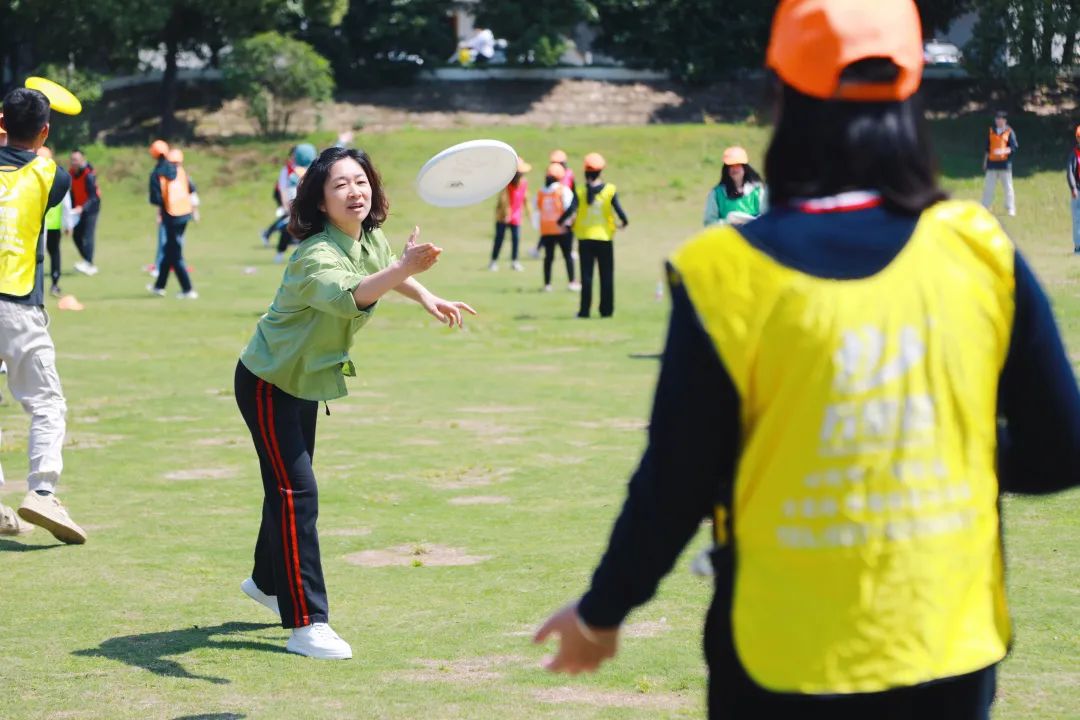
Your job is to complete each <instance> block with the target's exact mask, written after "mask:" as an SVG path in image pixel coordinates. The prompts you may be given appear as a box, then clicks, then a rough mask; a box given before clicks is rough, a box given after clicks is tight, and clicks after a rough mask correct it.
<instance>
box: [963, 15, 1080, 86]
mask: <svg viewBox="0 0 1080 720" xmlns="http://www.w3.org/2000/svg"><path fill="white" fill-rule="evenodd" d="M978 5H979V10H978V13H979V15H978V20H977V22H976V24H975V29H974V31H973V33H972V39H971V41H970V42H969V43H968V44H967V46H966V47H965V62H966V64H967V68H968V71H969V72H970V73H972V75H974V76H975V77H977V78H980V79H982V80H983V81H986V82H992V83H995V84H1004V85H1005V87H1006V88H1007V89H1011V90H1017V91H1022V90H1027V89H1031V88H1033V87H1034V86H1036V85H1039V84H1042V83H1046V82H1049V81H1052V80H1054V79H1056V78H1057V77H1058V76H1059V75H1060V73H1061V71H1062V70H1063V69H1065V68H1070V67H1074V66H1075V65H1076V61H1077V57H1076V38H1077V34H1078V33H1080V0H980V2H979V4H978Z"/></svg>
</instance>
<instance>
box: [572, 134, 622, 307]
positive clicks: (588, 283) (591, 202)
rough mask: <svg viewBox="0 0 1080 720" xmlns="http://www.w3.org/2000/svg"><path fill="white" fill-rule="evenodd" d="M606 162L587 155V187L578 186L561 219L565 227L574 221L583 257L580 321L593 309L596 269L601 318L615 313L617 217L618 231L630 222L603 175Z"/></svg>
mask: <svg viewBox="0 0 1080 720" xmlns="http://www.w3.org/2000/svg"><path fill="white" fill-rule="evenodd" d="M605 167H607V161H606V160H605V159H604V156H603V155H601V154H600V153H595V152H594V153H589V154H588V155H586V156H585V183H586V184H585V186H583V187H578V189H577V193H576V194H575V197H574V204H573V205H572V206H571V207H569V208H567V209H566V212H565V213H563V216H562V217H561V218H559V224H560V225H564V224H566V223H568V222H570V220H571V218H573V228H574V230H573V232H574V235H575V236H577V239H578V251H579V254H580V256H581V306H580V309H579V310H578V317H579V318H587V317H589V313H590V312H591V310H592V288H593V268H594V266H599V268H600V317H611V316H612V315H614V314H615V247H614V245H615V243H614V240H615V228H616V224H615V217H616V216H618V218H619V224H618V227H619V228H625V227H626V226H627V225H629V224H630V220H629V219H628V218H627V217H626V213H625V212H623V209H622V206H621V205H620V204H619V196H618V195H617V194H616V189H615V186H614V185H612V184H611V183H605V182H604V179H603V178H602V177H601V176H600V175H601V173H602V172H603V171H604V168H605Z"/></svg>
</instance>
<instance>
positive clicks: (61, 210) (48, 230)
mask: <svg viewBox="0 0 1080 720" xmlns="http://www.w3.org/2000/svg"><path fill="white" fill-rule="evenodd" d="M37 154H38V157H43V158H45V159H47V160H52V158H53V153H52V150H50V149H49V148H47V147H45V146H44V145H42V146H41V147H39V148H38V149H37ZM73 215H74V211H73V208H72V206H71V193H70V192H67V193H64V199H63V200H62V201H61V203H60V204H59V205H54V206H52V207H51V208H49V209H48V211H46V213H45V249H46V250H47V251H48V253H49V278H50V279H51V280H52V283H51V284H50V285H49V294H50V295H52V296H53V297H60V296H61V295H62V294H63V291H62V290H61V289H60V272H61V264H60V239H61V236H62V235H63V234H64V233H67V234H70V233H71V219H72V216H73Z"/></svg>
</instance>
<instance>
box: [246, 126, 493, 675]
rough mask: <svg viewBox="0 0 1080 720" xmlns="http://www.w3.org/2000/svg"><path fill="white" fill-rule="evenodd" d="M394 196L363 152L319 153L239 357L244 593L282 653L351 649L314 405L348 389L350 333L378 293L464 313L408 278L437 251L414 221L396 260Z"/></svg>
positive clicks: (454, 321) (449, 318)
mask: <svg viewBox="0 0 1080 720" xmlns="http://www.w3.org/2000/svg"><path fill="white" fill-rule="evenodd" d="M388 209H389V203H388V201H387V198H386V195H385V194H384V192H383V188H382V182H381V180H380V178H379V174H378V172H377V171H376V170H375V167H374V166H373V165H372V163H371V159H370V158H369V157H368V156H367V155H366V154H365V153H364V152H363V151H360V150H350V149H345V148H339V147H334V148H330V149H328V150H324V151H323V153H322V154H321V155H319V157H318V158H317V159H316V160H315V162H314V163H313V164H312V165H311V167H310V168H309V169H308V171H307V173H306V174H305V175H304V178H303V180H302V181H301V182H300V186H299V188H298V189H297V195H296V199H295V200H294V201H293V204H292V208H291V211H290V218H289V233H290V234H291V235H292V236H293V237H296V238H297V239H299V240H300V241H301V242H300V245H299V247H298V248H297V249H296V251H295V252H294V253H293V255H292V257H291V258H290V259H289V262H288V265H287V266H286V268H285V275H284V278H283V279H282V282H281V287H280V288H279V289H278V292H277V295H276V296H275V298H274V302H273V303H272V304H271V305H270V309H269V310H268V311H267V313H266V314H265V315H264V316H263V317H262V318H261V319H260V320H259V323H258V325H257V326H256V328H255V335H254V337H252V339H251V341H250V342H249V343H248V345H247V347H246V348H245V349H244V351H243V353H242V354H241V356H240V361H239V362H238V363H237V365H236V378H235V391H236V402H237V404H238V405H239V407H240V412H241V414H242V415H243V417H244V421H245V422H246V423H247V425H248V429H249V430H250V431H251V437H252V440H253V441H254V442H255V450H256V452H257V454H258V456H259V465H260V467H261V469H262V479H263V489H264V491H265V493H266V497H265V500H264V501H263V511H262V526H261V528H260V529H259V536H258V540H257V542H256V544H255V565H254V570H253V571H252V574H251V577H250V578H249V579H247V580H245V581H244V582H243V583H242V584H241V589H242V590H243V591H244V592H245V593H246V594H247V595H248V596H250V597H251V598H252V599H254V600H256V601H258V602H260V603H262V604H263V605H265V606H267V607H268V608H270V609H271V610H272V611H273V612H274V613H276V614H278V615H279V616H280V617H281V624H282V626H283V627H286V628H291V629H292V636H291V637H290V638H289V641H288V644H287V645H286V646H285V647H286V649H287V650H288V651H289V652H294V653H297V654H300V655H307V656H310V657H315V658H324V659H346V658H351V657H352V649H351V648H350V647H349V644H348V643H346V642H345V641H344V640H342V639H341V638H340V637H339V636H338V635H337V634H336V633H335V632H334V631H333V630H332V629H331V628H330V625H329V624H328V620H329V607H328V604H327V599H326V587H325V585H324V583H323V574H322V564H321V560H320V557H319V537H318V533H317V531H316V528H315V522H316V519H317V518H318V514H319V499H318V488H317V486H316V483H315V476H314V474H313V472H312V467H311V459H312V455H313V454H314V452H315V418H316V416H317V415H318V403H319V402H320V401H327V400H334V399H336V398H340V397H343V396H345V395H346V394H347V390H346V387H345V377H346V376H354V375H355V374H356V370H355V368H354V366H353V362H352V360H351V359H350V358H349V348H350V347H351V346H352V342H353V336H354V335H355V334H356V333H357V331H359V330H360V328H362V327H364V325H366V324H367V322H368V320H370V319H371V315H372V313H373V312H374V311H375V308H376V306H377V305H378V302H379V299H380V298H381V297H382V296H383V295H385V294H386V293H388V292H390V291H391V290H394V291H397V292H399V293H401V294H402V295H404V296H406V297H408V298H410V299H411V300H414V301H416V302H417V303H418V304H419V305H420V306H421V307H423V308H424V309H425V310H427V311H428V312H429V313H430V314H431V315H433V316H434V317H435V318H436V319H438V320H439V321H440V322H443V323H446V324H447V325H449V326H450V327H455V326H456V327H461V325H462V313H463V312H468V313H471V314H473V315H475V314H476V312H475V311H474V310H473V309H472V308H470V307H469V306H468V305H466V304H465V303H462V302H449V301H447V300H443V299H442V298H439V297H437V296H435V295H433V294H432V293H431V292H429V291H428V290H427V289H426V288H425V287H424V286H423V285H421V284H420V283H419V282H417V281H416V279H415V278H414V277H413V276H414V275H418V274H420V273H422V272H424V271H425V270H428V269H429V268H431V266H432V265H434V264H435V263H436V262H437V261H438V259H439V255H440V253H442V249H441V248H438V247H435V246H434V245H432V244H431V243H424V244H420V243H418V242H417V236H418V235H419V233H420V230H419V228H415V229H414V230H413V232H412V235H410V237H409V240H408V242H407V243H406V245H405V250H404V251H403V252H402V254H401V256H400V257H396V256H395V255H394V254H393V252H391V250H390V245H389V243H388V242H387V239H386V237H385V235H383V232H382V230H381V229H380V226H381V225H382V224H383V222H384V221H385V220H386V216H387V211H388Z"/></svg>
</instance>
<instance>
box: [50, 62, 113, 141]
mask: <svg viewBox="0 0 1080 720" xmlns="http://www.w3.org/2000/svg"><path fill="white" fill-rule="evenodd" d="M34 74H35V75H40V76H42V77H47V78H49V79H50V80H55V81H56V82H58V83H60V84H61V85H63V86H64V87H66V88H67V89H68V90H70V91H71V92H72V93H73V94H74V95H75V97H77V98H79V101H80V102H81V103H82V106H83V112H82V113H81V114H79V115H76V116H75V117H68V116H67V115H61V114H60V113H55V112H54V113H52V114H51V115H52V120H51V122H50V127H49V146H50V147H52V149H53V150H57V151H58V150H73V149H75V148H76V147H78V146H79V145H83V144H85V143H87V142H90V141H91V140H92V139H93V138H92V137H91V136H90V120H89V119H88V117H87V115H88V114H89V113H90V112H91V111H92V110H93V107H94V104H95V103H97V101H99V100H101V95H102V89H101V83H102V81H103V80H104V78H103V77H102V76H101V75H98V74H97V73H94V72H90V71H86V70H79V69H77V68H75V67H74V66H72V65H59V64H46V65H42V66H41V67H39V68H37V69H36V70H34Z"/></svg>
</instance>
